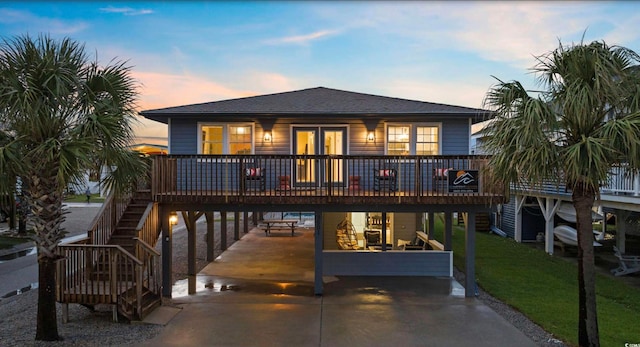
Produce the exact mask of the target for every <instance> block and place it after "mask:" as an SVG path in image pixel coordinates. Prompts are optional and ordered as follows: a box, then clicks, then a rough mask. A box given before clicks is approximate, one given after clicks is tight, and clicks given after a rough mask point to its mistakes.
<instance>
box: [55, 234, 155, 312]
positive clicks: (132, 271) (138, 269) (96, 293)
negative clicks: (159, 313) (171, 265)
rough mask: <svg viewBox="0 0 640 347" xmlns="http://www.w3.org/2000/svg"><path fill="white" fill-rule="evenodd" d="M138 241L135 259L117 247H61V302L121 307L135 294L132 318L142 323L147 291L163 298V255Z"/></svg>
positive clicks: (58, 287)
mask: <svg viewBox="0 0 640 347" xmlns="http://www.w3.org/2000/svg"><path fill="white" fill-rule="evenodd" d="M136 241H137V242H136V255H135V256H134V255H133V254H131V253H129V252H127V251H126V250H124V249H123V248H121V247H120V246H115V245H88V244H65V245H60V246H58V249H57V252H58V254H59V256H60V260H59V261H58V264H57V265H58V267H57V272H56V276H57V279H56V285H57V290H56V299H57V301H58V302H60V303H65V304H68V303H79V304H85V305H95V304H109V305H118V304H121V301H122V299H123V297H122V296H123V295H124V294H125V293H127V292H130V293H131V292H132V291H133V296H132V297H133V300H131V301H132V302H134V307H133V310H132V312H128V316H130V317H137V318H138V319H140V318H141V315H142V313H143V312H142V293H143V289H144V288H146V290H149V291H151V292H152V293H154V294H155V295H156V296H158V297H159V295H160V286H161V283H162V280H161V278H160V264H159V259H160V257H159V253H158V252H157V251H155V250H154V249H153V248H151V247H150V246H149V245H147V244H146V243H145V242H143V241H141V240H136ZM114 318H116V317H114ZM64 320H65V321H67V320H68V318H67V317H65V319H64Z"/></svg>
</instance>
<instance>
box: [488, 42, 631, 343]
mask: <svg viewBox="0 0 640 347" xmlns="http://www.w3.org/2000/svg"><path fill="white" fill-rule="evenodd" d="M639 62H640V57H639V56H638V55H637V54H636V53H635V52H633V51H632V50H629V49H627V48H624V47H619V46H608V45H607V44H606V43H604V42H598V41H596V42H592V43H590V44H584V43H582V42H581V43H580V44H575V45H570V46H564V45H562V43H560V44H559V47H558V48H556V49H555V50H553V51H551V52H549V53H547V54H545V55H542V56H540V57H538V58H537V64H536V66H535V67H534V68H533V69H532V71H533V72H534V73H535V74H536V77H537V81H538V82H539V84H540V85H541V86H542V90H541V91H536V92H531V94H533V95H530V94H529V93H530V92H529V91H527V90H525V88H524V87H523V86H522V85H521V84H520V83H519V82H517V81H511V82H503V81H500V80H498V83H497V84H496V85H494V86H492V87H491V89H490V90H489V91H488V92H487V95H486V98H485V105H486V106H487V107H488V108H490V109H492V110H494V111H495V115H496V117H495V118H494V120H493V121H492V122H491V124H490V125H489V126H488V127H487V128H485V130H484V133H485V134H487V135H488V138H487V141H486V148H487V149H488V150H489V151H490V153H493V157H492V158H491V159H490V167H491V168H492V171H493V172H494V174H495V175H496V177H497V178H499V179H502V180H503V181H506V182H510V183H512V184H524V185H526V186H529V187H533V186H536V185H537V184H540V183H541V182H543V181H547V182H548V181H549V180H551V181H555V182H557V183H558V184H564V185H565V186H566V187H567V189H570V191H571V196H572V202H573V205H574V207H575V209H576V213H577V228H578V285H579V317H578V340H579V343H580V346H598V345H599V344H600V342H599V336H598V320H597V314H596V292H595V265H594V250H593V233H592V220H591V210H592V208H593V205H594V201H595V199H598V198H599V187H600V186H601V185H603V184H605V183H606V182H607V180H608V177H609V176H608V174H609V172H610V169H611V167H612V165H615V164H620V163H625V164H627V165H629V167H630V168H631V169H632V170H637V169H638V168H640V105H639V104H640V84H639V83H638V82H639V79H638V73H637V71H638V70H637V69H638V66H639V65H638V63H639ZM635 172H637V171H635Z"/></svg>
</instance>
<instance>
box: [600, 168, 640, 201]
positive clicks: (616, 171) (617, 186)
mask: <svg viewBox="0 0 640 347" xmlns="http://www.w3.org/2000/svg"><path fill="white" fill-rule="evenodd" d="M601 192H602V193H603V194H631V195H633V196H640V174H639V173H637V172H635V173H634V172H633V171H632V170H630V169H629V165H627V164H620V165H615V166H613V167H612V168H611V173H610V175H609V182H607V184H606V185H604V186H603V187H602V188H601Z"/></svg>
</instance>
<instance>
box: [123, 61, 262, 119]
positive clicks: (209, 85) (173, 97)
mask: <svg viewBox="0 0 640 347" xmlns="http://www.w3.org/2000/svg"><path fill="white" fill-rule="evenodd" d="M132 76H133V77H134V78H135V79H136V80H138V82H140V83H141V84H142V88H141V90H140V100H139V102H138V104H139V107H140V109H141V110H149V109H156V108H164V107H173V106H179V105H188V104H195V103H202V102H209V101H216V100H223V99H231V98H240V97H245V96H250V95H255V93H252V92H249V91H246V90H234V89H232V88H229V87H226V86H223V85H221V84H218V83H215V82H211V81H209V80H207V79H205V78H202V77H198V76H191V75H177V74H166V73H158V72H143V71H135V70H134V71H132Z"/></svg>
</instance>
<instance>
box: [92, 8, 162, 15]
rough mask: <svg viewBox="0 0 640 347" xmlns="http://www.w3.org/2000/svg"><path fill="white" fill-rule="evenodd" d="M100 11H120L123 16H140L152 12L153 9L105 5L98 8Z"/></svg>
mask: <svg viewBox="0 0 640 347" xmlns="http://www.w3.org/2000/svg"><path fill="white" fill-rule="evenodd" d="M100 12H104V13H120V14H123V15H125V16H140V15H145V14H152V13H153V10H149V9H134V8H131V7H113V6H107V7H102V8H100Z"/></svg>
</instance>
